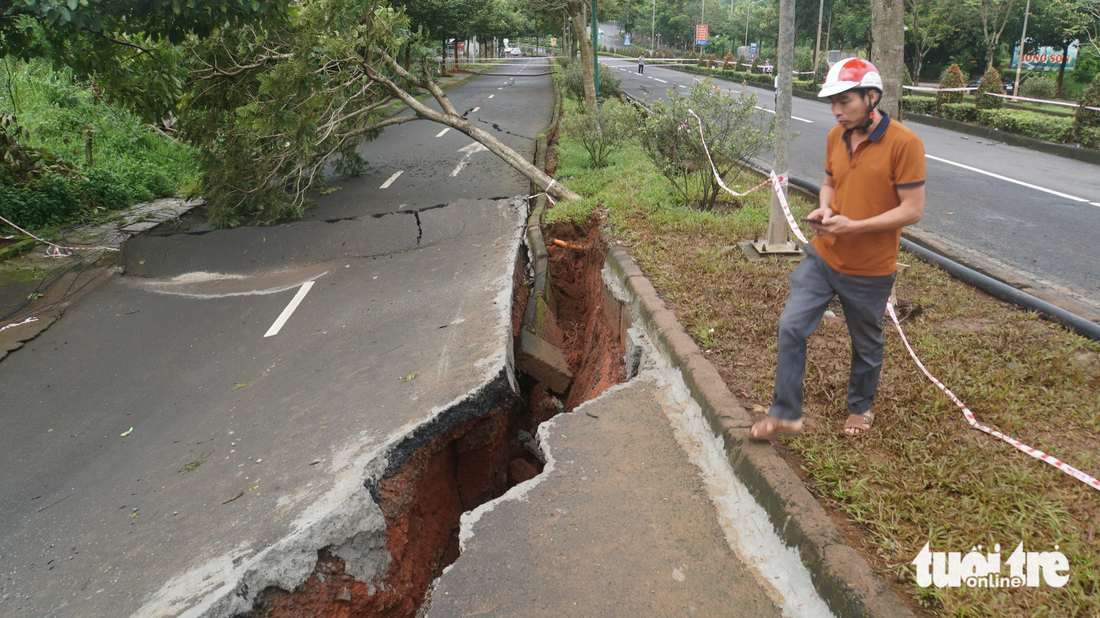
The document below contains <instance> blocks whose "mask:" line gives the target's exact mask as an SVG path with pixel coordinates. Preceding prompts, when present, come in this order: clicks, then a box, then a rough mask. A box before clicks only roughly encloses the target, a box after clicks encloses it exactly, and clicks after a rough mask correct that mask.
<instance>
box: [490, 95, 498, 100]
mask: <svg viewBox="0 0 1100 618" xmlns="http://www.w3.org/2000/svg"><path fill="white" fill-rule="evenodd" d="M495 96H497V95H495V94H491V95H489V98H490V99H491V98H493V97H495Z"/></svg>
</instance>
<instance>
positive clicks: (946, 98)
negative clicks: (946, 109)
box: [936, 63, 966, 106]
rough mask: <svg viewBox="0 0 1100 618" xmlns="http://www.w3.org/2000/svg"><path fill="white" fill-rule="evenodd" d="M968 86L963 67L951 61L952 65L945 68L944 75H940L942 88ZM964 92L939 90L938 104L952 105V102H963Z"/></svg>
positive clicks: (937, 95) (937, 94)
mask: <svg viewBox="0 0 1100 618" xmlns="http://www.w3.org/2000/svg"><path fill="white" fill-rule="evenodd" d="M964 87H966V79H965V78H964V77H963V72H962V69H960V68H959V65H957V64H955V63H951V66H949V67H947V68H946V69H944V70H943V75H941V76H940V88H964ZM962 100H963V93H962V92H961V91H959V92H937V93H936V105H937V106H941V105H950V104H952V103H962Z"/></svg>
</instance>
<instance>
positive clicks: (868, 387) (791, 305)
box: [768, 245, 896, 420]
mask: <svg viewBox="0 0 1100 618" xmlns="http://www.w3.org/2000/svg"><path fill="white" fill-rule="evenodd" d="M805 249H806V258H805V259H804V260H802V263H801V264H799V265H798V268H796V269H795V271H794V273H793V274H792V275H791V292H790V295H789V296H788V297H787V305H786V307H784V308H783V314H782V315H781V316H780V317H779V364H778V367H777V368H776V375H775V394H774V396H773V397H772V405H771V410H769V411H768V416H774V417H776V418H781V419H784V420H796V419H799V418H802V380H803V378H804V377H805V375H806V339H808V338H809V337H810V335H812V334H813V332H814V331H815V330H817V326H818V324H820V323H821V317H822V316H823V315H824V314H825V309H826V308H827V307H828V306H829V301H830V300H832V298H833V296H837V297H839V298H840V304H841V305H842V306H843V307H844V320H845V321H846V322H847V323H848V334H849V335H850V336H851V338H852V367H851V372H850V374H849V377H848V411H849V413H851V414H863V413H864V412H867V411H868V410H870V409H871V404H872V403H874V400H875V394H876V393H877V392H878V379H879V375H880V374H881V373H882V356H883V337H882V319H883V314H885V312H886V301H887V300H889V298H890V290H891V289H892V288H893V285H894V278H895V276H896V275H893V274H891V275H887V276H885V277H857V276H853V275H845V274H841V273H839V272H837V271H835V270H833V269H832V268H831V267H830V266H829V265H828V264H826V263H825V260H822V259H821V257H820V256H819V255H818V254H817V253H816V252H815V251H814V250H813V247H811V246H810V245H806V247H805Z"/></svg>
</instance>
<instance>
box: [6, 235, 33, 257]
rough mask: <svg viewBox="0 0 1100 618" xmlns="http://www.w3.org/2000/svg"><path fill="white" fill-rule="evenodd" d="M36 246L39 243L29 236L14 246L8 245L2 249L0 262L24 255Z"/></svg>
mask: <svg viewBox="0 0 1100 618" xmlns="http://www.w3.org/2000/svg"><path fill="white" fill-rule="evenodd" d="M36 244H38V241H37V240H35V239H33V238H31V237H29V236H28V237H25V238H23V240H20V241H19V242H17V243H15V244H14V245H8V246H7V247H4V248H3V249H0V262H3V261H4V260H6V259H8V258H13V257H15V256H17V255H22V254H24V253H26V252H28V251H30V250H31V249H33V248H34V246H35V245H36Z"/></svg>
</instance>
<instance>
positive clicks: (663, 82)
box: [653, 77, 668, 84]
mask: <svg viewBox="0 0 1100 618" xmlns="http://www.w3.org/2000/svg"><path fill="white" fill-rule="evenodd" d="M653 79H655V80H657V81H659V82H661V83H662V84H667V83H668V82H666V81H665V80H663V79H658V78H656V77H654V78H653Z"/></svg>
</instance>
